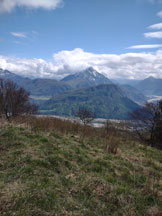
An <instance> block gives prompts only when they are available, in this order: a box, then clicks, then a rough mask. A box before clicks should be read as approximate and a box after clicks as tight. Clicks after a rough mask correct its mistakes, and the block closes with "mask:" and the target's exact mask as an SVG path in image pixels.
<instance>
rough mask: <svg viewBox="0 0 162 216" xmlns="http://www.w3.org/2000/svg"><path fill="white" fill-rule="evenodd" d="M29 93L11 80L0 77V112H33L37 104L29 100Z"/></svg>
mask: <svg viewBox="0 0 162 216" xmlns="http://www.w3.org/2000/svg"><path fill="white" fill-rule="evenodd" d="M29 95H30V94H29V93H28V92H27V91H26V90H25V89H24V88H20V87H19V86H18V85H17V84H16V83H14V82H12V81H11V80H3V79H0V113H1V114H4V115H5V116H6V118H7V119H8V120H9V117H10V116H13V117H14V116H17V115H27V114H34V113H36V112H37V110H38V106H37V105H35V104H31V103H30V102H29Z"/></svg>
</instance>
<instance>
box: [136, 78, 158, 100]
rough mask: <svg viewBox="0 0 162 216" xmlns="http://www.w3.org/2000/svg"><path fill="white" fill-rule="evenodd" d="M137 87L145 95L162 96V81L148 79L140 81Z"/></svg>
mask: <svg viewBox="0 0 162 216" xmlns="http://www.w3.org/2000/svg"><path fill="white" fill-rule="evenodd" d="M135 87H136V88H137V89H138V90H140V91H141V92H143V93H144V94H145V95H158V96H162V79H156V78H154V77H148V78H147V79H144V80H142V81H140V82H139V83H138V84H137V85H135Z"/></svg>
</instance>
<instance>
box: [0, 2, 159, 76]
mask: <svg viewBox="0 0 162 216" xmlns="http://www.w3.org/2000/svg"><path fill="white" fill-rule="evenodd" d="M90 66H91V67H94V69H96V70H97V71H98V72H100V73H102V74H104V75H105V76H107V77H108V78H110V79H119V78H121V79H145V78H147V77H149V76H154V77H157V78H162V0H34V1H33V0H28V1H26V0H0V68H2V69H7V70H9V71H11V72H14V73H16V74H19V75H23V76H27V77H32V78H37V77H41V78H54V79H61V78H63V77H64V76H67V75H69V74H72V73H75V72H78V71H82V70H84V69H86V68H87V67H90Z"/></svg>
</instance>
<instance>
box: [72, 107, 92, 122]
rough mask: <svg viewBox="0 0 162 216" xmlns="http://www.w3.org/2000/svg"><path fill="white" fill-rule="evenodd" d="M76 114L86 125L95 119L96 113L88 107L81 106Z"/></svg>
mask: <svg viewBox="0 0 162 216" xmlns="http://www.w3.org/2000/svg"><path fill="white" fill-rule="evenodd" d="M76 116H77V117H79V118H80V120H81V121H82V123H83V124H84V125H87V124H89V123H90V122H91V121H93V119H95V114H94V113H93V112H92V111H91V110H89V109H88V108H86V107H79V110H78V112H77V113H76Z"/></svg>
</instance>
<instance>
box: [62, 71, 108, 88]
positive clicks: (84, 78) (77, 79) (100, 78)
mask: <svg viewBox="0 0 162 216" xmlns="http://www.w3.org/2000/svg"><path fill="white" fill-rule="evenodd" d="M62 81H63V82H66V83H68V84H70V85H71V86H72V87H74V88H85V87H91V86H97V85H101V84H110V83H112V82H111V81H110V80H109V79H108V78H107V77H105V76H104V75H103V74H100V73H99V72H97V71H96V70H95V69H94V68H93V67H88V68H87V69H85V70H83V71H80V72H78V73H75V74H72V75H69V76H67V77H65V78H64V79H62Z"/></svg>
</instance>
